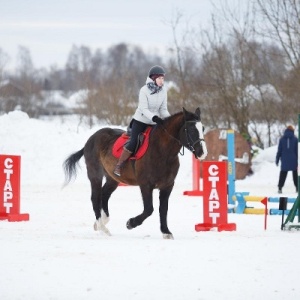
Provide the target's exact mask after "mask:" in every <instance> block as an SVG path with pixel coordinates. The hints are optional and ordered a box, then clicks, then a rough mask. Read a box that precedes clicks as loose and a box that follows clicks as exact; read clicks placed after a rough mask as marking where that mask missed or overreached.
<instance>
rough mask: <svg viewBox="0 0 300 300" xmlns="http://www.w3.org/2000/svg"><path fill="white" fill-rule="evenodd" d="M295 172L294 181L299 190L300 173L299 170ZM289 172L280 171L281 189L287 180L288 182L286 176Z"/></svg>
mask: <svg viewBox="0 0 300 300" xmlns="http://www.w3.org/2000/svg"><path fill="white" fill-rule="evenodd" d="M292 172H293V181H294V185H295V187H296V188H297V186H298V173H297V170H294V171H292ZM287 173H288V171H280V174H279V182H278V187H279V188H280V189H281V188H282V187H283V186H284V184H285V180H286V176H287Z"/></svg>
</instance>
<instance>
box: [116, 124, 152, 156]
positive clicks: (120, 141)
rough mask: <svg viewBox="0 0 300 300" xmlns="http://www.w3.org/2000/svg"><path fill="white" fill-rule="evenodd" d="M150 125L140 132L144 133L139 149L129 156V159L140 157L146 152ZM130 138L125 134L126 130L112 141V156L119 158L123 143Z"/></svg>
mask: <svg viewBox="0 0 300 300" xmlns="http://www.w3.org/2000/svg"><path fill="white" fill-rule="evenodd" d="M151 129H152V127H151V126H149V127H147V129H146V130H145V132H143V133H142V134H143V135H144V140H143V142H142V144H141V145H140V147H139V149H138V150H137V152H136V153H135V154H134V155H132V156H131V157H130V159H140V158H141V157H143V155H144V154H145V153H146V151H147V149H148V146H149V136H150V132H151ZM129 139H130V136H128V135H127V133H126V132H124V133H123V134H122V135H121V136H120V137H119V138H118V139H117V140H116V141H115V143H114V145H113V148H112V154H113V156H114V157H116V158H119V157H120V156H121V153H122V150H123V147H124V144H125V143H126V142H127V141H128V140H129Z"/></svg>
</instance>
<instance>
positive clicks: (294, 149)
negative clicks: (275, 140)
mask: <svg viewBox="0 0 300 300" xmlns="http://www.w3.org/2000/svg"><path fill="white" fill-rule="evenodd" d="M279 160H281V171H295V170H297V165H298V139H297V138H296V136H295V135H294V131H293V130H291V129H286V130H285V131H284V134H283V136H282V137H281V138H280V140H279V144H278V150H277V154H276V164H278V163H279Z"/></svg>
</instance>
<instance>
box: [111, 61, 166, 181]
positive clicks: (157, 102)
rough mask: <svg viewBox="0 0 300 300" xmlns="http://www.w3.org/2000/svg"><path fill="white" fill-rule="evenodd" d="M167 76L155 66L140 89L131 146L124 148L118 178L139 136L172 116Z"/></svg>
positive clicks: (118, 167) (117, 167) (159, 67)
mask: <svg viewBox="0 0 300 300" xmlns="http://www.w3.org/2000/svg"><path fill="white" fill-rule="evenodd" d="M165 74H166V72H165V70H164V69H163V68H162V67H161V66H153V67H152V68H151V69H150V70H149V73H148V75H147V79H146V84H145V85H144V86H143V87H142V88H141V89H140V93H139V103H138V107H137V109H136V111H135V114H134V115H133V117H132V121H131V123H130V126H131V130H132V131H131V135H130V141H129V144H128V145H126V146H125V147H124V148H123V151H122V154H121V156H120V158H119V161H118V163H117V165H116V167H115V170H114V174H115V175H116V176H121V169H122V165H123V164H124V162H125V161H126V160H127V159H128V158H129V157H130V156H131V154H132V153H133V152H134V150H135V148H136V145H137V142H138V136H139V134H140V133H141V132H143V131H145V129H146V128H147V127H148V126H149V125H151V126H153V125H155V124H158V125H161V124H163V118H166V117H168V116H170V113H169V111H168V107H167V106H168V97H167V89H166V88H165V86H164V82H165ZM145 171H147V170H145Z"/></svg>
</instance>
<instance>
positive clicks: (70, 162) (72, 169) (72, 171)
mask: <svg viewBox="0 0 300 300" xmlns="http://www.w3.org/2000/svg"><path fill="white" fill-rule="evenodd" d="M83 149H84V148H82V149H81V150H79V151H77V152H75V153H73V154H71V155H70V156H69V157H68V158H67V159H66V160H65V161H64V163H63V168H64V171H65V184H64V186H66V185H67V184H68V183H69V182H70V181H71V179H72V177H73V176H74V177H75V178H76V166H77V163H78V162H79V160H80V158H81V157H82V156H83Z"/></svg>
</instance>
